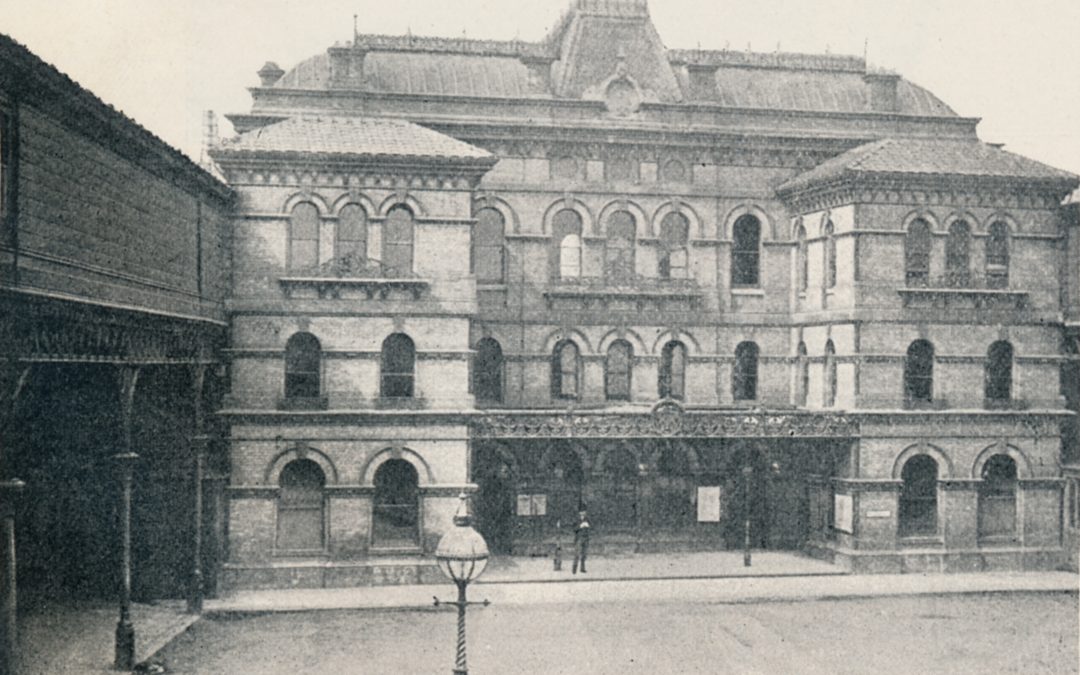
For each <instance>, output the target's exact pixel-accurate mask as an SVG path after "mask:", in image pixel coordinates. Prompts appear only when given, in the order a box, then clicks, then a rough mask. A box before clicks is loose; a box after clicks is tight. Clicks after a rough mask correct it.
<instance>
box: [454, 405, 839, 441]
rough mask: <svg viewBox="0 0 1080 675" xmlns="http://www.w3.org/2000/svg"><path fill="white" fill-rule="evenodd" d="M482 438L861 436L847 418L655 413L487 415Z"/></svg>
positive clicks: (479, 427) (476, 425)
mask: <svg viewBox="0 0 1080 675" xmlns="http://www.w3.org/2000/svg"><path fill="white" fill-rule="evenodd" d="M472 425H473V431H474V433H475V435H476V437H477V438H505V439H511V438H669V437H679V438H843V437H853V436H857V435H858V434H859V425H858V423H857V422H856V421H855V420H853V419H851V418H849V417H847V416H845V415H841V414H836V413H823V414H806V413H778V412H762V411H731V412H708V413H702V412H683V411H681V409H678V408H671V407H663V408H658V409H657V410H656V411H655V412H653V413H651V414H646V413H642V414H603V413H597V414H590V413H564V414H561V415H559V414H551V415H533V414H528V415H522V414H517V415H512V414H511V415H484V416H480V417H477V418H475V419H474V420H473V422H472Z"/></svg>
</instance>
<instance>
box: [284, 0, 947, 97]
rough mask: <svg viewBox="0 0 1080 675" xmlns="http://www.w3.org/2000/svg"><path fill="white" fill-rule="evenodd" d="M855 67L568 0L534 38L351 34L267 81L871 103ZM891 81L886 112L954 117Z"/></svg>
mask: <svg viewBox="0 0 1080 675" xmlns="http://www.w3.org/2000/svg"><path fill="white" fill-rule="evenodd" d="M342 64H350V65H348V66H343V65H342ZM866 74H867V65H866V62H865V60H864V59H863V58H861V57H855V56H837V55H829V54H793V53H783V52H775V53H756V52H749V51H747V52H743V51H731V50H726V49H725V50H700V49H698V50H669V49H666V48H665V47H664V45H663V43H662V41H661V39H660V36H659V35H658V33H657V32H656V29H655V27H654V26H653V23H652V21H651V19H650V17H649V12H648V6H647V4H646V2H645V1H644V0H575V1H574V2H573V3H572V5H571V6H570V8H569V9H568V11H567V12H566V13H565V14H564V16H563V17H562V18H561V19H560V20H559V21H558V22H557V23H556V25H555V27H554V28H553V29H552V31H551V32H550V33H549V34H548V36H547V37H546V38H545V39H544V40H543V41H541V42H523V41H520V40H510V41H496V40H471V39H464V38H461V39H454V38H433V37H416V36H412V35H404V36H387V35H356V36H355V39H354V40H353V42H352V43H350V44H348V45H345V46H338V47H331V48H330V49H329V50H328V51H327V52H326V53H324V54H319V55H317V56H314V57H311V58H310V59H307V60H305V61H303V62H301V63H299V64H298V65H296V66H295V67H294V68H293V69H292V70H290V71H289V72H288V73H286V74H285V75H284V76H283V77H281V78H280V79H279V80H277V82H275V83H274V84H273V86H272V87H271V88H272V89H278V90H282V89H302V90H329V89H338V90H342V89H344V90H353V91H362V92H371V93H386V94H404V95H422V96H460V97H479V98H496V99H500V98H504V99H521V98H530V99H537V98H539V99H568V100H575V99H576V100H582V99H584V100H599V99H601V98H602V96H603V88H604V87H605V86H606V85H607V84H608V83H609V82H611V81H612V80H614V79H618V78H627V79H628V80H630V81H632V82H633V83H634V85H635V86H636V87H637V88H638V89H639V91H640V92H641V96H642V100H643V101H645V102H652V103H667V104H680V103H682V104H712V105H720V106H725V107H732V108H746V109H768V110H798V111H811V112H827V113H828V112H838V113H865V112H871V111H873V108H872V107H871V93H870V92H871V86H872V85H871V83H870V82H869V81H868V80H867V79H866V77H865V76H866ZM896 86H897V97H896V106H895V108H894V109H892V110H889V111H888V112H891V113H895V114H901V115H915V116H924V117H956V113H954V112H953V111H952V110H951V109H950V108H949V107H948V106H947V105H946V104H945V103H943V102H942V101H941V100H940V99H938V98H937V97H936V96H934V95H933V94H931V93H930V92H928V91H927V90H925V89H923V88H921V87H919V86H917V85H914V84H912V83H910V82H907V81H906V80H903V79H901V78H896Z"/></svg>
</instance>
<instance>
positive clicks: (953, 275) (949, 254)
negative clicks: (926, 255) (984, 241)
mask: <svg viewBox="0 0 1080 675" xmlns="http://www.w3.org/2000/svg"><path fill="white" fill-rule="evenodd" d="M945 276H946V281H948V284H949V285H950V286H953V287H955V288H964V287H966V286H968V285H969V282H970V280H971V228H970V227H969V226H968V224H967V223H966V222H964V221H962V220H957V221H954V222H953V224H952V225H950V226H949V238H948V239H947V240H946V241H945Z"/></svg>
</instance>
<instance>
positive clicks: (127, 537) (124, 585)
mask: <svg viewBox="0 0 1080 675" xmlns="http://www.w3.org/2000/svg"><path fill="white" fill-rule="evenodd" d="M138 458H139V456H138V455H136V454H135V453H134V452H122V453H120V454H118V455H114V456H113V459H114V460H116V463H117V464H119V466H120V486H121V493H120V556H121V557H120V565H121V567H120V620H119V621H117V622H116V659H115V661H114V665H115V667H116V669H117V670H131V669H132V668H134V667H135V626H134V625H132V623H131V479H132V474H133V472H134V470H135V460H137V459H138Z"/></svg>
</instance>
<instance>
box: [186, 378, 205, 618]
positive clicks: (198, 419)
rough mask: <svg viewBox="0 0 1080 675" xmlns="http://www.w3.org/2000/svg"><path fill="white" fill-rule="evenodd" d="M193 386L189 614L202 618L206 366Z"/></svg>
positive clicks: (203, 587) (203, 588) (203, 590)
mask: <svg viewBox="0 0 1080 675" xmlns="http://www.w3.org/2000/svg"><path fill="white" fill-rule="evenodd" d="M192 376H193V378H192V380H193V381H192V385H193V389H194V392H193V393H194V404H195V415H194V418H195V419H194V426H195V434H194V436H192V439H191V445H192V450H193V451H194V455H195V457H194V460H195V467H194V474H195V475H194V476H193V477H192V483H193V484H192V491H193V493H194V495H193V497H194V499H193V501H194V504H193V506H194V509H195V513H194V521H195V522H194V523H192V528H193V532H192V542H191V548H192V558H193V565H192V570H191V588H190V589H189V593H188V601H187V611H188V612H190V613H192V614H202V610H203V596H204V593H205V583H204V581H203V571H202V548H203V546H202V544H203V474H204V473H205V463H206V447H207V445H208V443H209V440H210V439H209V437H208V436H207V435H206V429H205V427H204V425H205V419H204V418H205V413H204V410H203V383H204V382H205V381H206V366H202V365H200V366H196V367H195V368H194V372H193V373H192Z"/></svg>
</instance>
